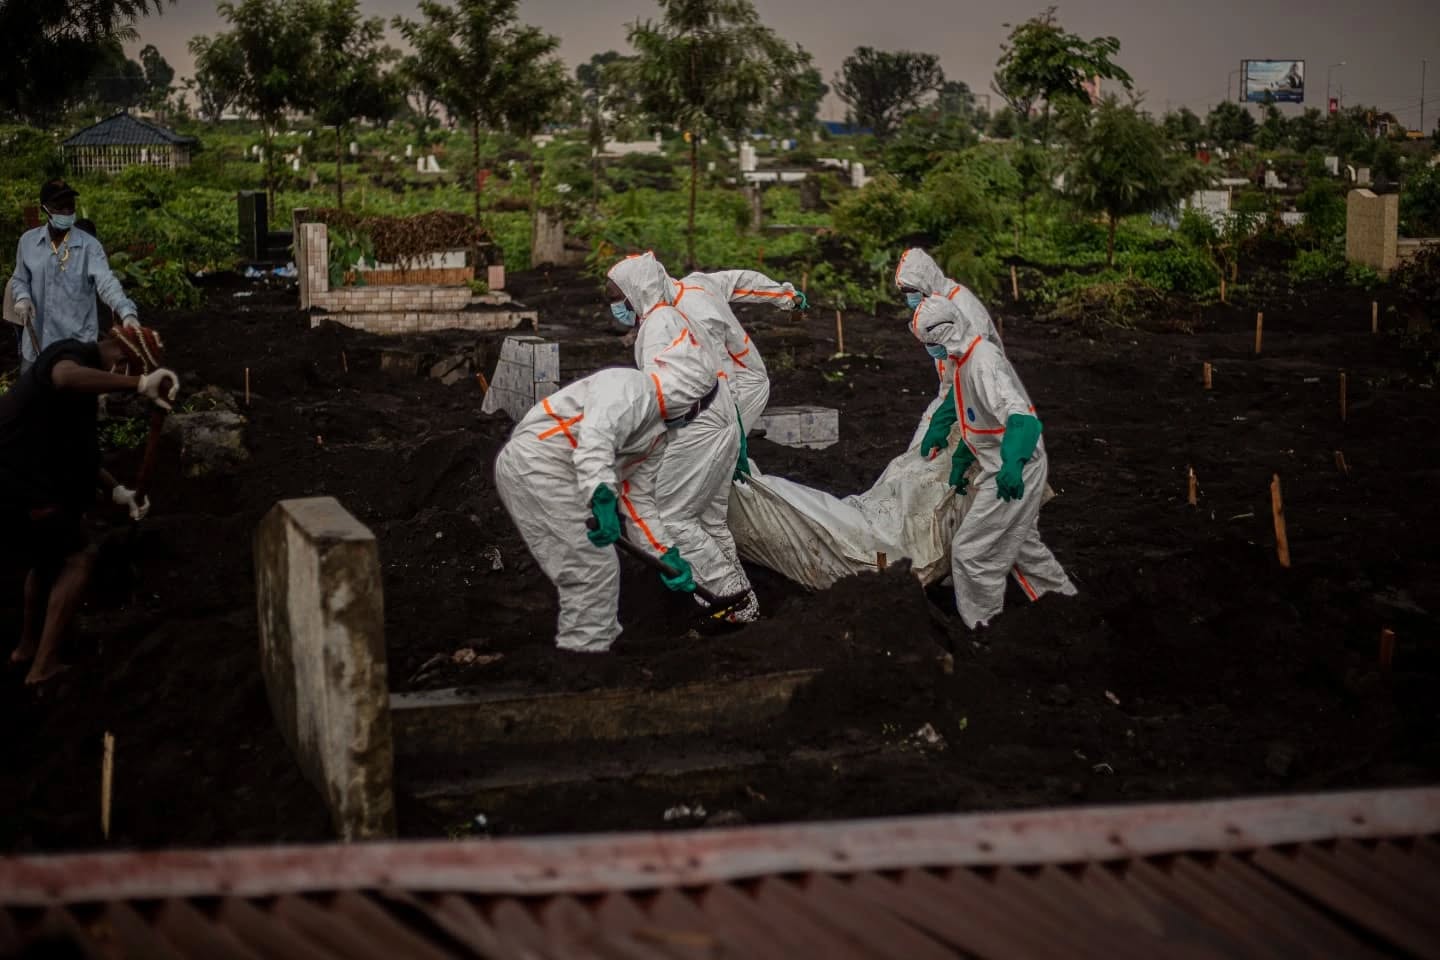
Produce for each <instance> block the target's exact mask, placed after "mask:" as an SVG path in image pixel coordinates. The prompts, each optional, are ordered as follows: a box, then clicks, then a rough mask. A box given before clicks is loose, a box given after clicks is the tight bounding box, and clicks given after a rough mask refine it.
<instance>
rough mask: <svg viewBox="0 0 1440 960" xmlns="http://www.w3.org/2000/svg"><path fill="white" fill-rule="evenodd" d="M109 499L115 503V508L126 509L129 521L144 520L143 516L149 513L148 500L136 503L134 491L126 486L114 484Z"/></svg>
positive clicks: (147, 498)
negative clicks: (128, 511)
mask: <svg viewBox="0 0 1440 960" xmlns="http://www.w3.org/2000/svg"><path fill="white" fill-rule="evenodd" d="M110 499H111V500H113V501H115V505H116V506H120V507H128V508H129V510H130V519H131V520H144V519H145V514H147V513H149V512H150V498H149V497H146V498H145V499H144V500H143V501H138V502H137V501H136V499H135V491H134V490H131V489H130V488H129V487H126V486H121V485H119V484H116V486H115V489H114V490H111V491H110Z"/></svg>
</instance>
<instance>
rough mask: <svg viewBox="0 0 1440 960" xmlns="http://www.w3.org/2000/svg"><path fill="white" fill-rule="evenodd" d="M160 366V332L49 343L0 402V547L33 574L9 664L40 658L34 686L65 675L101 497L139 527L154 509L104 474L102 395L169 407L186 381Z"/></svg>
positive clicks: (34, 666) (119, 332) (129, 331)
mask: <svg viewBox="0 0 1440 960" xmlns="http://www.w3.org/2000/svg"><path fill="white" fill-rule="evenodd" d="M163 362H164V348H163V345H162V344H161V342H160V336H159V334H157V333H156V332H155V331H154V330H152V329H149V328H147V327H138V328H134V327H117V328H115V329H114V330H112V331H111V332H110V333H109V334H106V335H105V336H104V337H101V338H100V341H99V342H98V343H82V342H80V341H78V340H61V341H59V342H57V343H53V344H51V345H50V346H48V347H46V348H45V349H44V350H42V351H41V352H40V354H39V356H38V357H37V358H36V360H35V362H34V363H33V364H31V365H30V367H29V369H27V370H26V372H25V373H24V374H23V375H22V376H21V377H20V379H19V381H17V382H16V384H15V386H14V387H13V388H12V389H11V390H10V391H9V392H7V393H6V394H5V395H4V396H0V531H3V535H0V542H3V543H4V544H5V546H6V547H7V548H13V549H14V550H16V551H17V553H18V554H19V555H20V556H21V557H22V558H23V559H24V560H25V562H26V563H27V565H28V568H29V574H28V575H27V576H26V579H25V619H24V626H23V628H22V630H21V637H20V645H19V646H18V647H16V648H15V652H14V653H12V654H11V655H10V661H11V662H12V663H25V662H27V661H33V662H31V665H30V672H29V674H28V675H27V676H26V677H25V682H26V683H27V684H32V685H33V684H37V683H43V682H44V681H45V680H48V679H49V678H50V677H53V676H54V675H55V674H57V673H59V672H61V671H62V670H64V669H65V666H64V664H62V663H60V662H59V644H60V638H61V637H62V636H63V635H64V632H65V629H66V627H67V626H69V624H70V620H71V618H72V617H74V615H75V610H76V609H77V608H78V607H79V605H80V598H81V595H82V594H83V593H84V590H85V585H86V583H87V581H88V580H89V578H90V571H91V568H92V567H93V566H94V563H95V550H94V548H93V546H92V545H91V543H90V535H89V533H88V531H87V530H86V527H85V522H84V516H85V513H86V512H87V511H88V510H90V508H91V507H92V506H94V504H95V502H96V497H97V494H98V493H103V494H104V496H105V498H106V499H108V500H109V501H110V502H112V503H115V504H118V505H120V506H124V507H127V508H129V510H130V516H131V517H132V518H133V519H136V520H138V519H140V518H141V517H143V516H144V515H145V514H146V512H147V511H148V510H149V509H150V503H149V501H148V500H143V501H139V502H137V499H136V496H135V492H134V491H133V490H129V489H127V488H125V487H122V486H120V485H119V484H117V483H116V482H115V480H114V478H113V477H111V476H110V475H109V474H108V473H106V472H105V471H103V470H102V469H101V468H100V443H99V437H98V434H97V424H96V398H97V397H98V396H99V395H100V394H102V393H111V392H117V391H134V392H136V393H139V394H141V395H142V396H145V397H149V398H150V399H151V400H153V401H155V402H156V403H158V404H160V405H161V406H163V407H165V408H166V409H169V406H170V401H172V400H174V399H175V394H176V393H177V392H178V390H179V388H180V379H179V378H178V377H176V376H175V374H174V373H172V372H170V371H169V370H166V369H164V368H163V367H162V366H161V364H162V363H163Z"/></svg>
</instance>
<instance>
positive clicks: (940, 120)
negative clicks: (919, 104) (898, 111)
mask: <svg viewBox="0 0 1440 960" xmlns="http://www.w3.org/2000/svg"><path fill="white" fill-rule="evenodd" d="M974 144H975V131H974V130H972V129H971V127H970V124H969V123H968V122H967V121H966V119H965V118H964V117H963V116H960V115H958V114H951V115H945V114H942V113H940V112H939V111H928V110H926V111H921V112H919V113H915V114H911V115H910V116H908V117H906V118H905V122H904V123H902V124H901V125H900V129H899V130H898V131H896V133H895V135H894V137H893V138H892V139H891V141H890V143H889V144H888V145H887V147H886V149H885V169H886V170H889V171H891V172H893V173H894V174H895V175H896V176H897V177H899V178H900V180H901V181H902V182H904V183H906V184H909V185H916V184H918V183H919V182H920V181H921V179H923V178H924V177H925V175H926V173H928V172H929V171H930V170H931V169H932V168H934V166H935V165H936V163H938V162H939V161H940V160H942V159H944V158H946V157H948V156H950V155H952V154H954V153H956V152H958V151H960V150H964V149H965V148H967V147H970V146H973V145H974Z"/></svg>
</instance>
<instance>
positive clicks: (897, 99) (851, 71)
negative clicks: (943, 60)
mask: <svg viewBox="0 0 1440 960" xmlns="http://www.w3.org/2000/svg"><path fill="white" fill-rule="evenodd" d="M944 83H945V72H944V71H943V70H941V69H940V58H939V57H938V56H936V55H935V54H933V53H915V52H913V51H910V50H897V51H894V52H891V51H889V50H876V49H875V48H873V47H856V48H855V52H854V53H852V54H851V55H850V56H848V57H846V58H845V61H844V62H843V63H842V64H841V65H840V72H839V73H838V74H837V75H836V77H835V95H836V96H837V97H839V98H840V99H841V100H842V101H843V102H844V103H845V105H846V106H848V107H849V108H850V111H851V113H853V114H854V117H855V122H856V123H857V124H858V125H859V126H861V127H869V128H870V129H871V130H873V131H874V132H875V136H876V138H878V139H880V140H887V139H889V137H890V135H891V134H892V133H894V132H895V129H896V127H898V126H899V125H900V122H901V121H902V120H904V119H905V118H906V117H907V116H908V115H910V114H911V113H913V112H915V111H916V110H918V109H919V108H920V103H921V101H922V100H924V99H925V98H926V97H927V96H929V95H930V94H932V93H936V92H938V91H939V90H940V88H941V87H942V86H943V85H944Z"/></svg>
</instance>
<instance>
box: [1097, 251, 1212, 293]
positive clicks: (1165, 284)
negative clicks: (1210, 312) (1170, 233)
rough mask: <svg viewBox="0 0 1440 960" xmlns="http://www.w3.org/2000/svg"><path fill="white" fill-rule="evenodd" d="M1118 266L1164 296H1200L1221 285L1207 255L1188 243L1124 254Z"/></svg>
mask: <svg viewBox="0 0 1440 960" xmlns="http://www.w3.org/2000/svg"><path fill="white" fill-rule="evenodd" d="M1120 263H1121V266H1123V267H1125V268H1127V269H1128V270H1130V271H1131V272H1132V273H1133V274H1134V275H1135V277H1136V278H1137V279H1139V280H1142V281H1144V282H1145V283H1146V284H1148V285H1149V286H1151V287H1153V288H1155V289H1156V290H1162V291H1164V292H1166V293H1184V294H1191V295H1195V294H1202V293H1206V292H1208V291H1210V290H1213V289H1214V288H1215V287H1217V286H1219V284H1220V271H1219V269H1218V268H1217V267H1216V265H1215V261H1214V260H1213V259H1211V257H1210V256H1209V254H1208V253H1207V252H1205V251H1204V250H1202V249H1197V248H1196V247H1194V246H1192V245H1191V244H1189V243H1176V244H1171V245H1170V246H1168V247H1165V248H1164V249H1161V250H1146V251H1144V252H1141V253H1133V254H1126V255H1124V256H1123V257H1122V258H1121V261H1120Z"/></svg>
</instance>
